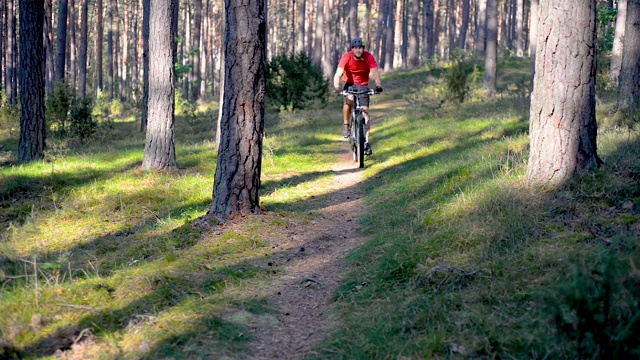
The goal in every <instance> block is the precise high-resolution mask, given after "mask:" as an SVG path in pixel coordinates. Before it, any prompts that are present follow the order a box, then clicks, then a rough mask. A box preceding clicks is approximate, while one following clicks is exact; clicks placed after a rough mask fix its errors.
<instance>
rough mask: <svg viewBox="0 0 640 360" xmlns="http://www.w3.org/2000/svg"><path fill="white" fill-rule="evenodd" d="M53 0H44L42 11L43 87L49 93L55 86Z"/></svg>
mask: <svg viewBox="0 0 640 360" xmlns="http://www.w3.org/2000/svg"><path fill="white" fill-rule="evenodd" d="M52 3H53V0H45V5H44V6H45V13H44V19H45V24H44V33H45V34H44V51H45V62H46V70H45V77H46V79H45V84H46V85H45V88H46V93H47V94H48V93H50V92H51V90H53V87H54V86H55V76H56V70H55V53H54V52H55V50H54V47H53V4H52Z"/></svg>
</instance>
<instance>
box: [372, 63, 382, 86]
mask: <svg viewBox="0 0 640 360" xmlns="http://www.w3.org/2000/svg"><path fill="white" fill-rule="evenodd" d="M371 75H373V81H375V82H376V86H380V87H381V86H382V79H380V71H379V70H378V68H377V67H374V68H371Z"/></svg>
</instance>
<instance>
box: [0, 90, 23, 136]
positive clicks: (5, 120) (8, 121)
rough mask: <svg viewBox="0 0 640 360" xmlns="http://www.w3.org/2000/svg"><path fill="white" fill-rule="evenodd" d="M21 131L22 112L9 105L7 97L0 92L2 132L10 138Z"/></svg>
mask: <svg viewBox="0 0 640 360" xmlns="http://www.w3.org/2000/svg"><path fill="white" fill-rule="evenodd" d="M19 130H20V111H19V110H18V108H16V107H15V106H13V105H11V104H9V102H8V100H7V95H6V93H5V92H4V91H0V131H4V132H6V133H7V134H8V135H9V137H11V136H14V135H15V134H17V132H18V131H19Z"/></svg>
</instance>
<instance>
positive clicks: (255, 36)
mask: <svg viewBox="0 0 640 360" xmlns="http://www.w3.org/2000/svg"><path fill="white" fill-rule="evenodd" d="M224 4H225V13H226V15H225V16H226V20H227V21H226V26H225V44H224V54H225V55H224V57H225V66H224V68H225V82H224V84H225V85H224V86H225V89H224V94H225V101H224V102H223V104H222V117H221V119H220V123H221V126H220V127H221V131H222V136H221V143H220V149H219V152H218V166H217V168H216V175H215V183H214V186H213V203H212V205H211V210H210V214H212V215H214V216H217V217H220V218H229V217H234V216H237V215H246V214H256V213H258V212H259V211H260V197H259V190H260V172H261V161H262V139H263V133H264V100H265V87H266V56H267V52H266V46H267V36H266V32H267V29H266V28H267V24H266V19H267V2H266V0H247V1H243V2H242V4H240V3H239V2H237V1H235V0H225V1H224Z"/></svg>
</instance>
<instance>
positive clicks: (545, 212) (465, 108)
mask: <svg viewBox="0 0 640 360" xmlns="http://www.w3.org/2000/svg"><path fill="white" fill-rule="evenodd" d="M500 69H501V70H499V72H500V71H502V77H501V78H500V79H499V84H498V89H499V91H500V93H499V94H498V96H496V97H495V98H491V99H487V98H484V97H483V96H482V95H481V91H480V89H477V88H473V87H472V88H471V92H470V98H469V99H468V101H467V102H465V103H463V104H456V103H450V102H444V103H443V102H441V101H440V99H441V98H442V96H444V90H443V86H442V84H441V75H442V73H443V71H446V69H444V70H443V69H430V70H426V69H417V70H413V71H410V72H408V71H407V72H403V71H398V72H393V73H390V74H386V75H385V77H384V87H385V92H384V93H383V94H382V95H379V96H376V97H374V98H373V100H372V104H373V106H372V116H373V118H374V120H375V123H374V132H373V134H372V136H371V139H372V142H373V146H374V155H373V156H372V157H371V159H368V160H367V162H366V168H365V169H364V170H363V171H362V174H363V177H364V183H363V184H362V188H363V190H364V192H365V194H366V197H365V201H366V204H367V205H366V211H365V212H364V214H363V217H362V229H361V231H362V232H363V234H364V235H365V236H366V238H367V239H368V241H367V242H366V244H364V245H363V246H362V247H361V248H359V249H357V250H356V251H355V252H353V253H352V254H349V256H348V259H349V262H350V264H351V266H352V271H351V273H350V274H349V275H348V277H347V279H346V280H345V281H344V283H343V285H342V286H341V288H340V290H339V291H338V292H337V293H336V295H335V307H334V308H333V309H332V312H333V313H334V315H336V317H335V318H336V319H340V321H339V322H338V323H336V324H335V328H334V329H333V330H332V332H331V335H330V336H329V337H328V338H327V339H325V341H324V342H323V343H322V344H320V345H319V346H318V347H317V349H316V351H315V353H316V354H317V355H314V356H315V357H317V358H344V359H370V358H498V357H499V358H514V359H524V358H545V357H546V358H569V359H571V358H577V357H579V356H580V355H581V354H601V355H610V354H614V355H616V354H618V356H620V355H619V354H624V351H623V350H624V349H623V350H619V352H618V353H616V352H615V351H614V350H615V346H613V345H616V344H617V345H620V344H622V345H625V346H628V345H629V344H633V342H629V341H627V342H625V336H627V337H628V334H638V332H637V330H634V329H637V326H638V325H637V322H636V323H635V324H636V325H635V326H636V328H634V327H631V328H630V329H629V330H628V331H627V332H626V333H625V331H624V329H622V327H621V326H622V325H628V324H632V325H633V324H634V323H633V318H632V316H634V314H637V311H636V312H635V313H634V309H637V306H638V299H639V298H640V296H638V289H637V283H638V279H639V278H640V274H638V271H637V264H638V261H639V260H640V259H638V257H637V253H638V251H637V241H638V237H639V233H640V225H639V223H640V222H639V220H640V214H639V213H638V208H639V206H640V185H639V182H638V179H639V178H640V160H638V159H640V156H639V155H640V147H639V145H638V144H640V141H639V140H640V139H639V136H640V132H639V131H638V129H632V130H619V129H618V128H617V127H615V125H607V124H609V123H608V122H607V121H603V118H604V117H611V116H612V115H611V103H610V102H604V103H601V104H599V106H598V116H599V121H602V122H603V123H604V124H605V126H601V129H600V133H599V153H600V156H601V157H602V158H603V159H604V160H605V162H606V165H605V166H604V167H603V168H602V169H600V170H599V171H597V172H595V173H592V174H579V175H578V176H576V178H575V179H573V180H572V181H570V182H568V183H566V184H564V185H563V186H561V187H559V188H557V189H547V190H540V189H530V188H528V187H526V186H525V183H524V175H525V172H526V163H527V158H528V136H527V131H528V108H527V106H528V98H527V97H526V96H524V95H523V94H524V93H523V91H521V90H522V89H521V85H522V84H525V83H527V81H528V79H529V75H528V71H529V64H528V62H526V61H515V60H512V59H510V60H508V61H505V62H504V64H503V66H502V67H501V68H500ZM215 108H216V107H215V105H212V106H211V107H209V108H204V109H202V110H200V111H196V112H195V113H193V114H190V115H180V116H178V119H177V124H176V134H177V161H178V170H176V171H172V172H166V173H157V172H143V171H141V170H140V169H139V165H140V164H141V162H142V157H143V150H144V135H143V134H141V133H139V132H138V126H139V125H138V124H137V123H136V121H135V118H136V117H135V116H126V117H123V118H118V119H114V121H113V124H112V127H111V128H102V129H101V132H100V133H99V137H98V139H97V140H96V141H94V142H92V143H90V144H87V145H83V146H78V147H74V148H71V147H68V146H66V145H65V143H64V142H59V141H55V140H54V139H52V140H51V141H50V150H49V151H48V153H47V156H46V159H45V160H44V161H41V162H35V163H31V164H17V163H16V162H15V156H14V155H12V154H13V153H14V152H15V151H16V150H17V140H16V139H15V138H7V139H4V138H0V143H2V144H6V148H5V149H4V150H8V151H10V153H9V154H8V155H3V156H4V157H2V158H0V161H1V163H0V230H1V231H2V233H1V236H2V237H1V238H0V282H1V284H2V286H1V288H0V350H1V351H3V352H4V353H1V352H0V357H2V356H9V355H8V354H9V352H10V351H14V352H17V353H20V354H23V355H25V356H27V357H31V358H43V357H46V356H51V355H52V354H53V353H54V351H55V350H56V349H57V348H61V347H69V346H70V345H71V344H72V343H73V340H74V339H75V338H76V337H77V336H78V334H79V333H80V332H81V331H82V330H86V329H88V330H86V331H90V332H91V334H93V335H94V336H95V339H94V340H95V344H94V345H90V344H89V345H84V346H85V348H84V350H83V351H84V353H85V354H87V355H89V356H91V357H93V358H105V359H110V358H175V359H183V358H184V359H187V358H189V359H191V358H221V357H224V356H232V357H233V356H236V357H237V356H239V355H238V354H242V353H243V351H246V343H247V341H248V340H250V339H251V337H252V334H251V328H252V326H254V325H255V324H268V323H270V322H271V321H273V320H274V318H273V314H274V312H275V311H276V310H275V309H274V307H273V304H271V303H270V302H269V301H268V300H267V295H268V292H266V291H263V290H261V289H262V286H264V284H267V283H268V281H269V280H270V279H271V278H272V277H273V276H279V274H280V273H279V272H278V271H277V270H274V269H273V268H271V267H269V266H268V265H266V263H267V260H268V259H270V258H271V257H273V256H277V252H278V250H277V249H275V248H273V247H272V243H273V242H276V241H277V240H278V239H279V238H280V237H281V236H283V235H282V234H283V233H284V232H285V231H286V230H287V228H288V227H289V226H290V224H291V223H296V222H305V221H310V220H311V219H314V218H315V217H316V216H317V213H316V210H317V209H319V208H320V207H322V206H323V205H325V204H326V203H327V202H328V201H329V200H328V199H329V198H330V195H331V194H330V193H328V190H325V189H327V188H328V185H329V184H331V182H332V180H333V177H334V173H333V172H332V171H331V168H332V165H333V164H334V163H335V162H336V159H337V157H338V155H339V154H340V152H341V151H343V146H341V145H340V143H339V141H340V135H339V127H340V121H339V119H340V110H339V109H340V104H339V101H338V99H336V100H335V101H332V102H331V103H330V105H329V107H328V108H327V109H323V110H318V111H304V112H303V111H298V112H295V113H283V114H272V113H269V114H268V116H267V120H266V130H265V133H266V135H265V142H264V157H263V162H262V163H263V169H262V170H263V178H262V189H261V205H262V207H263V209H265V210H267V212H266V213H265V214H262V215H259V216H251V217H247V218H245V219H244V220H242V221H241V222H238V223H235V224H234V225H233V226H226V225H225V226H213V225H214V224H208V223H205V222H203V220H202V216H203V215H204V214H206V212H207V210H208V208H209V206H210V203H211V196H212V187H213V176H214V173H215V164H216V157H215V151H214V149H213V142H214V136H213V129H212V126H213V125H212V124H214V123H215V122H214V121H213V119H214V118H215V114H216V113H217V112H216V111H215ZM608 244H611V245H609V246H607V245H608ZM612 257H613V258H615V259H620V261H619V264H618V265H619V266H605V265H606V264H610V263H611V262H610V259H611V258H612ZM608 268H609V269H612V270H610V271H609V270H607V269H608ZM612 279H613V280H612ZM634 281H635V282H634ZM603 284H608V285H606V286H605V287H606V288H611V289H615V292H614V293H613V296H612V297H611V298H610V299H612V301H610V303H611V304H612V307H611V311H609V312H608V313H609V314H611V315H609V317H607V316H606V315H603V314H601V312H599V310H598V309H600V310H601V308H598V306H599V304H600V305H602V302H603V300H602V298H603V296H604V295H602V296H600V295H598V294H600V292H601V290H602V289H603V286H604V285H603ZM629 284H631V285H629ZM634 284H636V285H634ZM634 286H635V287H634ZM581 289H587V290H584V291H582V290H581ZM596 295H597V296H596ZM598 296H600V297H598ZM604 297H605V298H606V296H604ZM576 304H578V305H576ZM580 304H582V305H580ZM585 304H586V305H585ZM594 304H595V305H594ZM591 305H594V306H595V307H592V308H589V306H591ZM582 309H590V310H588V311H587V313H592V314H595V315H594V316H593V319H590V320H589V319H587V320H589V321H591V322H589V324H590V325H589V326H591V327H592V328H595V329H599V330H598V331H599V334H602V333H607V332H608V333H609V334H617V335H618V337H617V339H618V340H617V341H618V342H617V343H615V342H613V345H611V342H609V345H606V346H604V345H602V344H603V343H604V342H603V341H604V340H603V341H601V342H600V343H598V342H593V341H592V342H589V341H588V340H585V339H586V338H587V337H586V336H585V335H584V334H583V335H581V333H580V331H581V330H580V329H582V327H581V325H580V323H577V320H576V314H577V313H578V312H579V311H582ZM587 318H588V317H587ZM602 319H604V320H602ZM567 324H569V325H570V326H565V325H567ZM594 324H595V325H594ZM563 326H564V327H563ZM572 326H573V329H574V330H567V329H569V328H572ZM634 331H635V332H634ZM625 334H627V335H625ZM605 342H606V341H605ZM594 344H601V345H602V346H601V348H594ZM622 345H621V346H622ZM611 349H614V350H611ZM607 357H611V356H607ZM312 358H313V356H312Z"/></svg>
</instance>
